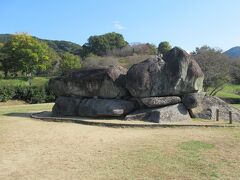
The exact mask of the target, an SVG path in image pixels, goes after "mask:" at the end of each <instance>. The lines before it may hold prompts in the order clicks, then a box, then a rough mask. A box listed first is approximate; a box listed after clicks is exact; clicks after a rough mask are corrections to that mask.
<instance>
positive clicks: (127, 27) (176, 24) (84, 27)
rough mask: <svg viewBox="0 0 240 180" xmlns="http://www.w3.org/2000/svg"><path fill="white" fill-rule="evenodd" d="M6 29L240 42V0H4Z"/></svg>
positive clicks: (188, 43) (1, 12)
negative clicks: (111, 33) (114, 33)
mask: <svg viewBox="0 0 240 180" xmlns="http://www.w3.org/2000/svg"><path fill="white" fill-rule="evenodd" d="M0 17H1V21H0V33H15V32H28V33H29V34H32V35H34V36H38V37H40V38H45V39H56V40H68V41H73V42H76V43H79V44H83V43H85V42H86V41H87V39H88V37H89V36H91V35H99V34H103V33H107V32H113V31H115V32H119V33H121V34H123V36H124V37H125V39H126V40H127V41H128V42H150V43H154V44H156V45H157V44H158V43H159V42H161V41H165V40H167V41H169V42H170V43H171V44H172V45H173V46H180V47H182V48H184V49H186V50H188V51H192V50H194V49H195V47H199V46H201V45H205V44H207V45H210V46H212V47H220V48H222V49H223V50H227V49H229V48H231V47H233V46H236V45H240V20H239V19H240V0H118V1H117V0H115V1H114V0H84V1H83V0H38V1H37V0H0Z"/></svg>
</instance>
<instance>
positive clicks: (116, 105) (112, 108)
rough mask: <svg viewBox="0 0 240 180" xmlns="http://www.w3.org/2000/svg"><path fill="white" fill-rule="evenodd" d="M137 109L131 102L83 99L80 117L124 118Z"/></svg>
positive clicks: (79, 112) (80, 105)
mask: <svg viewBox="0 0 240 180" xmlns="http://www.w3.org/2000/svg"><path fill="white" fill-rule="evenodd" d="M134 109H135V104H134V103H133V102H131V101H126V100H117V99H83V100H82V101H81V102H80V104H79V106H78V115H79V116H89V117H101V116H122V115H126V114H128V113H130V112H131V111H133V110H134Z"/></svg>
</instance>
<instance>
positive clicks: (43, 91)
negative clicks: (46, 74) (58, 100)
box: [0, 84, 55, 103]
mask: <svg viewBox="0 0 240 180" xmlns="http://www.w3.org/2000/svg"><path fill="white" fill-rule="evenodd" d="M10 99H17V100H23V101H26V102H28V103H44V102H53V101H55V96H54V94H53V92H52V91H51V90H50V89H49V87H48V85H47V84H44V85H39V86H29V85H6V86H5V85H3V84H2V85H1V86H0V101H1V102H5V101H8V100H10Z"/></svg>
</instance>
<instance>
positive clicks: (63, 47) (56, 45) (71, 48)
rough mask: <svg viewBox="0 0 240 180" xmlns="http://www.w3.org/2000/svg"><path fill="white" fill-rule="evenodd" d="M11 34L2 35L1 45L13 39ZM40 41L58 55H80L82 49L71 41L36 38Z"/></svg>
mask: <svg viewBox="0 0 240 180" xmlns="http://www.w3.org/2000/svg"><path fill="white" fill-rule="evenodd" d="M11 36H12V35H11V34H0V43H6V42H7V41H9V40H10V39H11ZM35 38H36V39H38V40H40V41H44V42H46V43H47V44H48V46H49V47H51V48H53V49H54V50H55V51H56V52H57V53H59V54H60V53H64V52H69V53H72V54H75V55H80V51H81V49H82V47H81V46H80V45H79V44H76V43H73V42H70V41H58V40H47V39H40V38H38V37H35Z"/></svg>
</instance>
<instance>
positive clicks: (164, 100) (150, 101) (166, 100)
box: [141, 96, 181, 108]
mask: <svg viewBox="0 0 240 180" xmlns="http://www.w3.org/2000/svg"><path fill="white" fill-rule="evenodd" d="M141 101H142V103H143V104H144V105H145V106H147V107H151V108H154V107H162V106H167V105H173V104H178V103H180V102H181V98H180V97H178V96H166V97H147V98H141Z"/></svg>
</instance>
